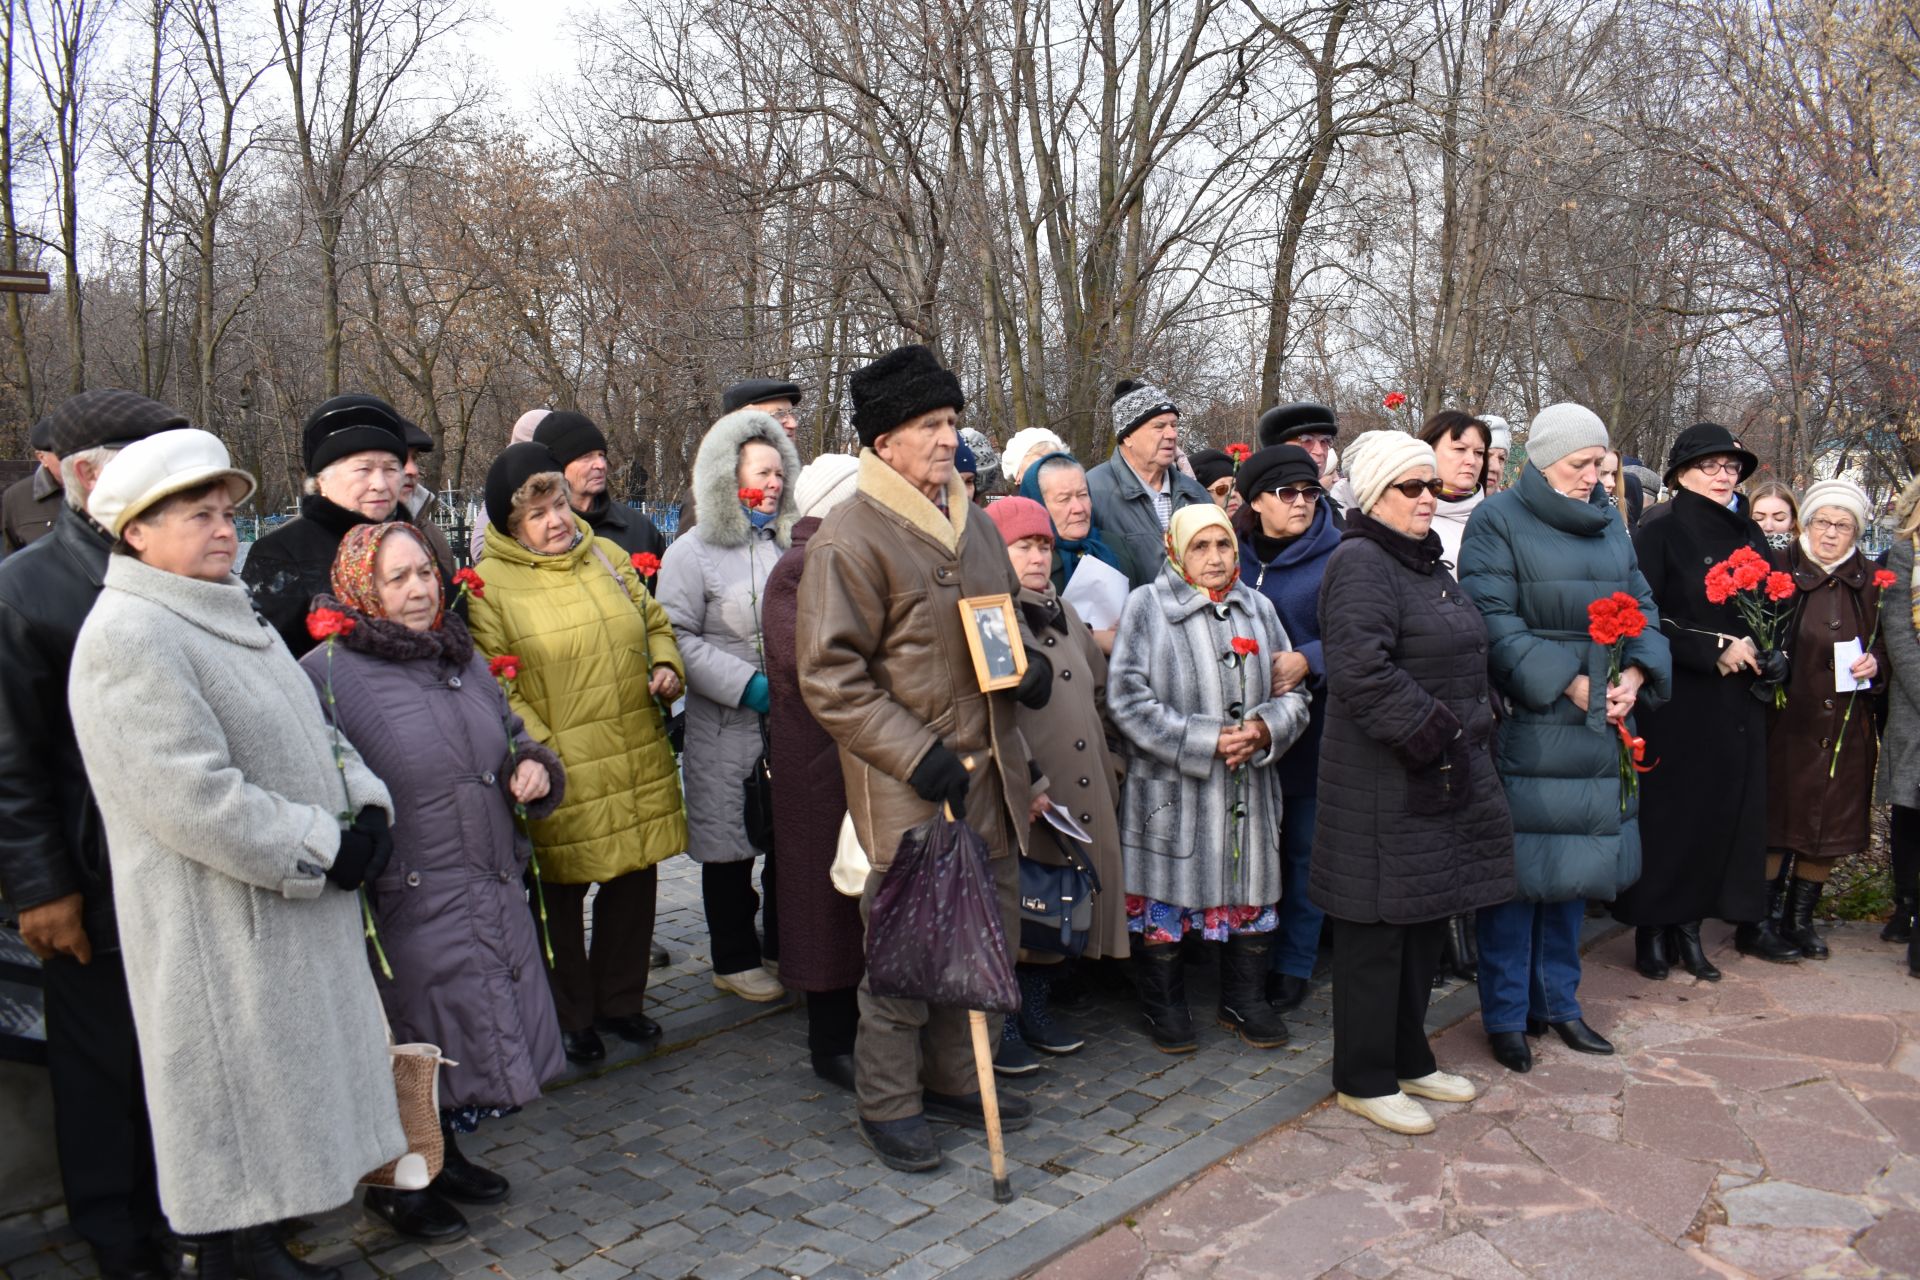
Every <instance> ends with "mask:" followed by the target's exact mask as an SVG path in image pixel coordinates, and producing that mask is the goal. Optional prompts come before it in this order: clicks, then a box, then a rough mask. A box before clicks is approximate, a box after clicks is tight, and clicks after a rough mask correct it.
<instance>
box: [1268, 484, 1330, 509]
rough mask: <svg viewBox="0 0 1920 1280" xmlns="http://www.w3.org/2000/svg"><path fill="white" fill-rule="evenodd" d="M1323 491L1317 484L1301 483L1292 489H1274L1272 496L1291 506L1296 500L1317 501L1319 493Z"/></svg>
mask: <svg viewBox="0 0 1920 1280" xmlns="http://www.w3.org/2000/svg"><path fill="white" fill-rule="evenodd" d="M1325 492H1326V491H1325V490H1324V489H1321V488H1320V487H1319V486H1317V485H1301V486H1299V487H1297V488H1292V489H1275V490H1274V491H1273V496H1274V497H1276V498H1278V499H1280V501H1282V502H1284V503H1286V504H1287V505H1288V506H1290V507H1291V506H1293V505H1294V504H1295V503H1298V502H1308V503H1312V502H1318V501H1320V495H1321V494H1323V493H1325Z"/></svg>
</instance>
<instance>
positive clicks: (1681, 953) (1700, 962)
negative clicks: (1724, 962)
mask: <svg viewBox="0 0 1920 1280" xmlns="http://www.w3.org/2000/svg"><path fill="white" fill-rule="evenodd" d="M1668 941H1669V942H1671V943H1672V944H1673V951H1674V958H1675V959H1676V960H1678V961H1679V963H1680V967H1681V968H1683V969H1685V970H1686V971H1687V972H1688V973H1690V974H1692V975H1693V976H1694V977H1696V978H1698V979H1700V980H1701V981H1702V982H1718V981H1720V978H1721V973H1720V970H1719V969H1717V968H1715V967H1714V963H1713V961H1711V960H1709V959H1707V949H1706V948H1705V947H1703V946H1701V945H1700V922H1699V921H1698V920H1689V921H1688V922H1687V923H1685V924H1677V925H1675V926H1673V928H1672V929H1671V930H1670V931H1669V932H1668Z"/></svg>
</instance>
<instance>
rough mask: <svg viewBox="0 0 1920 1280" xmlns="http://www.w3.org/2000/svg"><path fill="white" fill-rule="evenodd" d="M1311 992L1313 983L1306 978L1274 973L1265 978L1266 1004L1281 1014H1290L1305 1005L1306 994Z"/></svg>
mask: <svg viewBox="0 0 1920 1280" xmlns="http://www.w3.org/2000/svg"><path fill="white" fill-rule="evenodd" d="M1312 990H1313V983H1312V982H1311V981H1309V980H1308V979H1306V978H1296V977H1294V976H1293V975H1292V974H1290V973H1276V974H1272V975H1270V976H1269V977H1268V978H1267V1003H1268V1004H1270V1005H1272V1006H1273V1007H1274V1008H1275V1009H1276V1010H1278V1011H1279V1012H1281V1013H1292V1012H1293V1011H1294V1010H1295V1009H1298V1008H1299V1007H1300V1006H1301V1005H1303V1004H1305V1003H1306V1000H1307V994H1308V993H1309V992H1310V991H1312Z"/></svg>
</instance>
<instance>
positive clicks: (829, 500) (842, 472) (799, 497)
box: [793, 453, 860, 520]
mask: <svg viewBox="0 0 1920 1280" xmlns="http://www.w3.org/2000/svg"><path fill="white" fill-rule="evenodd" d="M859 477H860V459H858V458H856V457H853V456H852V455H850V454H845V453H823V454H821V455H820V456H819V457H817V458H815V459H814V460H813V461H812V462H809V463H808V464H807V465H806V466H804V467H802V468H800V478H799V479H798V480H796V481H795V482H794V485H793V503H794V507H795V508H796V509H797V510H798V511H799V513H800V518H801V519H802V520H805V519H806V518H807V517H808V516H824V515H825V514H827V512H829V511H831V510H833V509H834V508H835V507H836V506H838V505H839V504H840V503H842V502H844V501H845V500H846V499H848V498H851V497H852V496H853V495H854V491H855V490H856V489H858V488H859Z"/></svg>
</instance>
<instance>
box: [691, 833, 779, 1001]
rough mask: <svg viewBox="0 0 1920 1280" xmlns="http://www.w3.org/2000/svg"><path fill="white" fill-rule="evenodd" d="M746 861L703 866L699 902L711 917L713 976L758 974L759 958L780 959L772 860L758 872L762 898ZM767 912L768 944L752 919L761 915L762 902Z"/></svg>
mask: <svg viewBox="0 0 1920 1280" xmlns="http://www.w3.org/2000/svg"><path fill="white" fill-rule="evenodd" d="M755 861H757V859H747V860H745V861H742V862H704V863H702V864H700V902H701V905H702V906H703V907H705V908H706V913H707V941H708V944H709V946H710V949H711V954H712V956H713V971H714V972H715V973H744V972H746V971H747V970H748V969H758V968H759V967H760V960H761V957H762V956H764V957H766V958H767V959H769V960H773V961H776V962H777V961H778V960H779V959H780V937H779V917H778V916H777V915H776V914H775V911H774V896H773V859H772V858H768V859H766V864H765V865H766V869H765V870H764V871H762V872H761V873H760V889H761V892H760V893H755V892H754V891H753V864H754V862H755ZM763 897H764V899H765V904H766V911H765V913H764V923H765V925H766V938H765V941H764V945H763V942H762V939H761V937H760V935H759V934H758V933H756V932H755V931H754V927H753V917H754V915H755V913H756V912H759V911H760V907H761V902H762V898H763Z"/></svg>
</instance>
